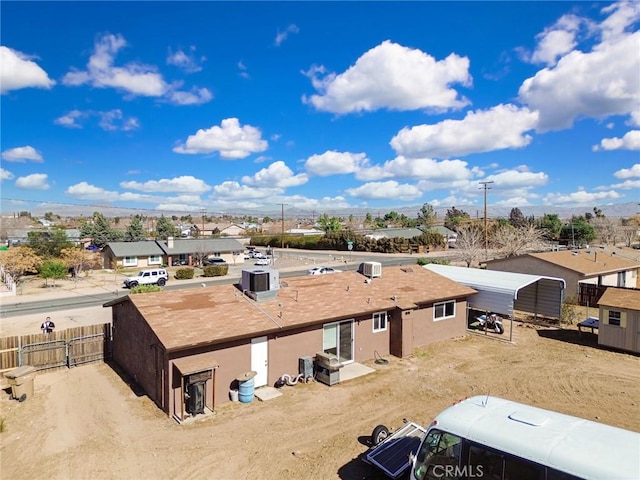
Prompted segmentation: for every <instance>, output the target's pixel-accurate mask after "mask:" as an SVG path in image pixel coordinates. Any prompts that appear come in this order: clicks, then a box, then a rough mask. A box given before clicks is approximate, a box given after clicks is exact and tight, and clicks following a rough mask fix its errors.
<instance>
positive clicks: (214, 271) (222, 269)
mask: <svg viewBox="0 0 640 480" xmlns="http://www.w3.org/2000/svg"><path fill="white" fill-rule="evenodd" d="M202 272H203V276H205V277H222V276H224V275H226V274H227V273H228V272H229V265H207V266H206V267H204V268H203V269H202Z"/></svg>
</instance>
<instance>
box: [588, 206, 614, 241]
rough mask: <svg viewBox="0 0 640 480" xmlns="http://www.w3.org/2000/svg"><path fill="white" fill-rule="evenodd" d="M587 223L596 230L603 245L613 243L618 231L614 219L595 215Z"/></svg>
mask: <svg viewBox="0 0 640 480" xmlns="http://www.w3.org/2000/svg"><path fill="white" fill-rule="evenodd" d="M594 210H595V209H594ZM589 223H590V224H591V226H592V227H593V229H594V230H595V231H596V234H597V235H598V237H599V238H600V241H601V242H602V243H604V244H605V245H611V244H614V245H615V243H616V237H617V233H618V231H617V230H618V225H617V223H616V222H615V220H613V219H611V218H608V217H605V216H596V217H595V218H594V219H592V220H591V221H590V222H589Z"/></svg>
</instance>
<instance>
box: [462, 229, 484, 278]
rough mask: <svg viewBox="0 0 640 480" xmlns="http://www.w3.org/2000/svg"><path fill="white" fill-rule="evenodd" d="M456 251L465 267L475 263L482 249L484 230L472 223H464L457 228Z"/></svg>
mask: <svg viewBox="0 0 640 480" xmlns="http://www.w3.org/2000/svg"><path fill="white" fill-rule="evenodd" d="M456 232H457V234H458V236H457V238H456V253H457V256H458V258H459V259H460V261H462V262H465V263H466V264H467V267H471V265H472V264H473V263H477V262H478V260H479V259H480V258H481V256H482V252H483V250H484V231H483V229H482V227H481V226H480V225H478V224H474V223H464V224H462V225H460V226H459V227H458V229H457V231H456Z"/></svg>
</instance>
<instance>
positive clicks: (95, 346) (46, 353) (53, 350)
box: [18, 333, 108, 370]
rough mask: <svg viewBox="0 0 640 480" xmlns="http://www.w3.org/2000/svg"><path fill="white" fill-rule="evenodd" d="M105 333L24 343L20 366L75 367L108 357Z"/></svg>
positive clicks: (20, 354)
mask: <svg viewBox="0 0 640 480" xmlns="http://www.w3.org/2000/svg"><path fill="white" fill-rule="evenodd" d="M106 350H107V346H106V342H105V334H104V333H96V334H93V335H85V336H82V337H75V338H71V339H69V340H50V341H47V342H39V343H30V344H27V345H23V346H22V347H21V348H20V350H19V352H18V363H19V366H22V365H31V366H33V367H35V368H36V370H44V369H46V368H55V367H73V366H76V365H81V364H83V363H89V362H95V361H100V360H103V359H104V358H106V357H108V353H107V352H106Z"/></svg>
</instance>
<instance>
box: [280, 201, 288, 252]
mask: <svg viewBox="0 0 640 480" xmlns="http://www.w3.org/2000/svg"><path fill="white" fill-rule="evenodd" d="M285 205H287V204H286V203H281V204H280V207H281V208H282V236H281V237H280V247H281V248H284V206H285Z"/></svg>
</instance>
